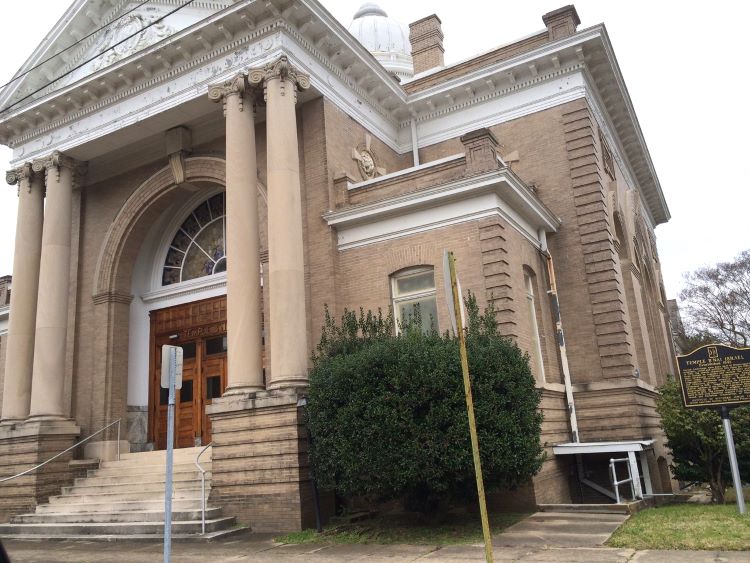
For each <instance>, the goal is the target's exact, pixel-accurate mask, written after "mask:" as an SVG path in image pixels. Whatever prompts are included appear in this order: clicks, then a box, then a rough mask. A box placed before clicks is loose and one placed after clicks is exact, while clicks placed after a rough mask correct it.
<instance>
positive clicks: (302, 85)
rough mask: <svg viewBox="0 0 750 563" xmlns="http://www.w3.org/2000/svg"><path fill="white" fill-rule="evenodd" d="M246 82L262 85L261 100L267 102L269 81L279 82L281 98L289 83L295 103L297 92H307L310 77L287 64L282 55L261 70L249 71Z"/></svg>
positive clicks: (286, 58)
mask: <svg viewBox="0 0 750 563" xmlns="http://www.w3.org/2000/svg"><path fill="white" fill-rule="evenodd" d="M247 80H248V82H249V83H250V84H251V85H258V86H260V85H261V84H262V85H263V99H264V100H266V101H268V82H269V81H271V80H281V88H280V90H281V95H282V96H285V95H286V85H287V83H290V84H291V85H292V92H293V93H294V96H295V101H296V96H297V92H298V91H299V90H307V89H308V88H309V87H310V77H309V76H308V75H306V74H303V73H301V72H299V71H298V70H297V69H296V68H294V67H293V66H292V65H291V64H289V58H288V57H287V56H286V55H282V56H281V57H279V58H278V59H277V60H276V61H275V62H272V63H268V64H267V65H266V66H264V67H263V68H255V69H251V70H250V73H249V74H248V77H247Z"/></svg>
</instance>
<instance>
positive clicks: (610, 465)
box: [609, 457, 635, 504]
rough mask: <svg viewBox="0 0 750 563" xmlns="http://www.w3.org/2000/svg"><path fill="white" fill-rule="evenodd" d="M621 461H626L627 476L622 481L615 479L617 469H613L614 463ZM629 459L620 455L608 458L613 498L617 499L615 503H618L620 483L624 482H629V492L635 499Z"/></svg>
mask: <svg viewBox="0 0 750 563" xmlns="http://www.w3.org/2000/svg"><path fill="white" fill-rule="evenodd" d="M618 462H619V463H622V462H628V464H627V465H626V467H627V468H628V478H627V479H623V480H622V481H618V480H617V470H616V469H615V463H618ZM629 462H630V460H629V459H628V458H626V457H621V458H619V459H614V458H610V460H609V471H610V473H611V475H612V485H613V486H614V489H615V499H616V501H617V504H620V485H624V484H625V483H630V494H631V496H632V497H633V498H634V499H635V487H634V486H633V474H632V473H631V472H630V463H629Z"/></svg>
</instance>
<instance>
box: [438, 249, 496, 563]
mask: <svg viewBox="0 0 750 563" xmlns="http://www.w3.org/2000/svg"><path fill="white" fill-rule="evenodd" d="M448 266H449V268H450V276H451V290H452V291H453V310H454V311H455V314H456V329H457V330H456V332H457V333H458V341H459V345H460V352H461V371H462V372H463V376H464V392H465V393H466V410H467V414H468V416H469V434H470V435H471V450H472V454H473V456H474V473H475V474H476V479H477V493H478V496H479V514H480V515H481V518H482V533H483V534H484V556H485V558H486V559H487V563H492V536H491V535H490V522H489V519H488V517H487V502H486V500H485V498H484V480H483V478H482V462H481V459H480V458H479V438H478V437H477V423H476V419H475V418H474V400H473V399H472V396H471V379H469V358H468V356H467V354H466V335H465V334H464V327H463V319H462V318H461V296H460V295H459V292H458V281H457V279H456V259H455V257H454V256H453V253H452V252H449V253H448Z"/></svg>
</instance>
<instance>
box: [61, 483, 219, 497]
mask: <svg viewBox="0 0 750 563" xmlns="http://www.w3.org/2000/svg"><path fill="white" fill-rule="evenodd" d="M164 486H165V483H164V481H162V482H161V483H158V482H154V483H119V484H118V485H116V486H113V485H111V484H90V483H84V484H81V485H73V486H70V487H61V490H62V494H63V495H98V494H100V493H105V494H107V493H113V492H118V493H159V492H161V493H163V492H164ZM200 488H201V480H200V479H190V480H187V479H185V480H181V481H174V482H173V483H172V490H173V491H182V490H196V491H200ZM206 488H208V487H206Z"/></svg>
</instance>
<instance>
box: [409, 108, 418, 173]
mask: <svg viewBox="0 0 750 563" xmlns="http://www.w3.org/2000/svg"><path fill="white" fill-rule="evenodd" d="M411 155H412V158H413V159H414V166H419V140H418V139H417V120H416V119H414V118H413V117H412V118H411Z"/></svg>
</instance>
